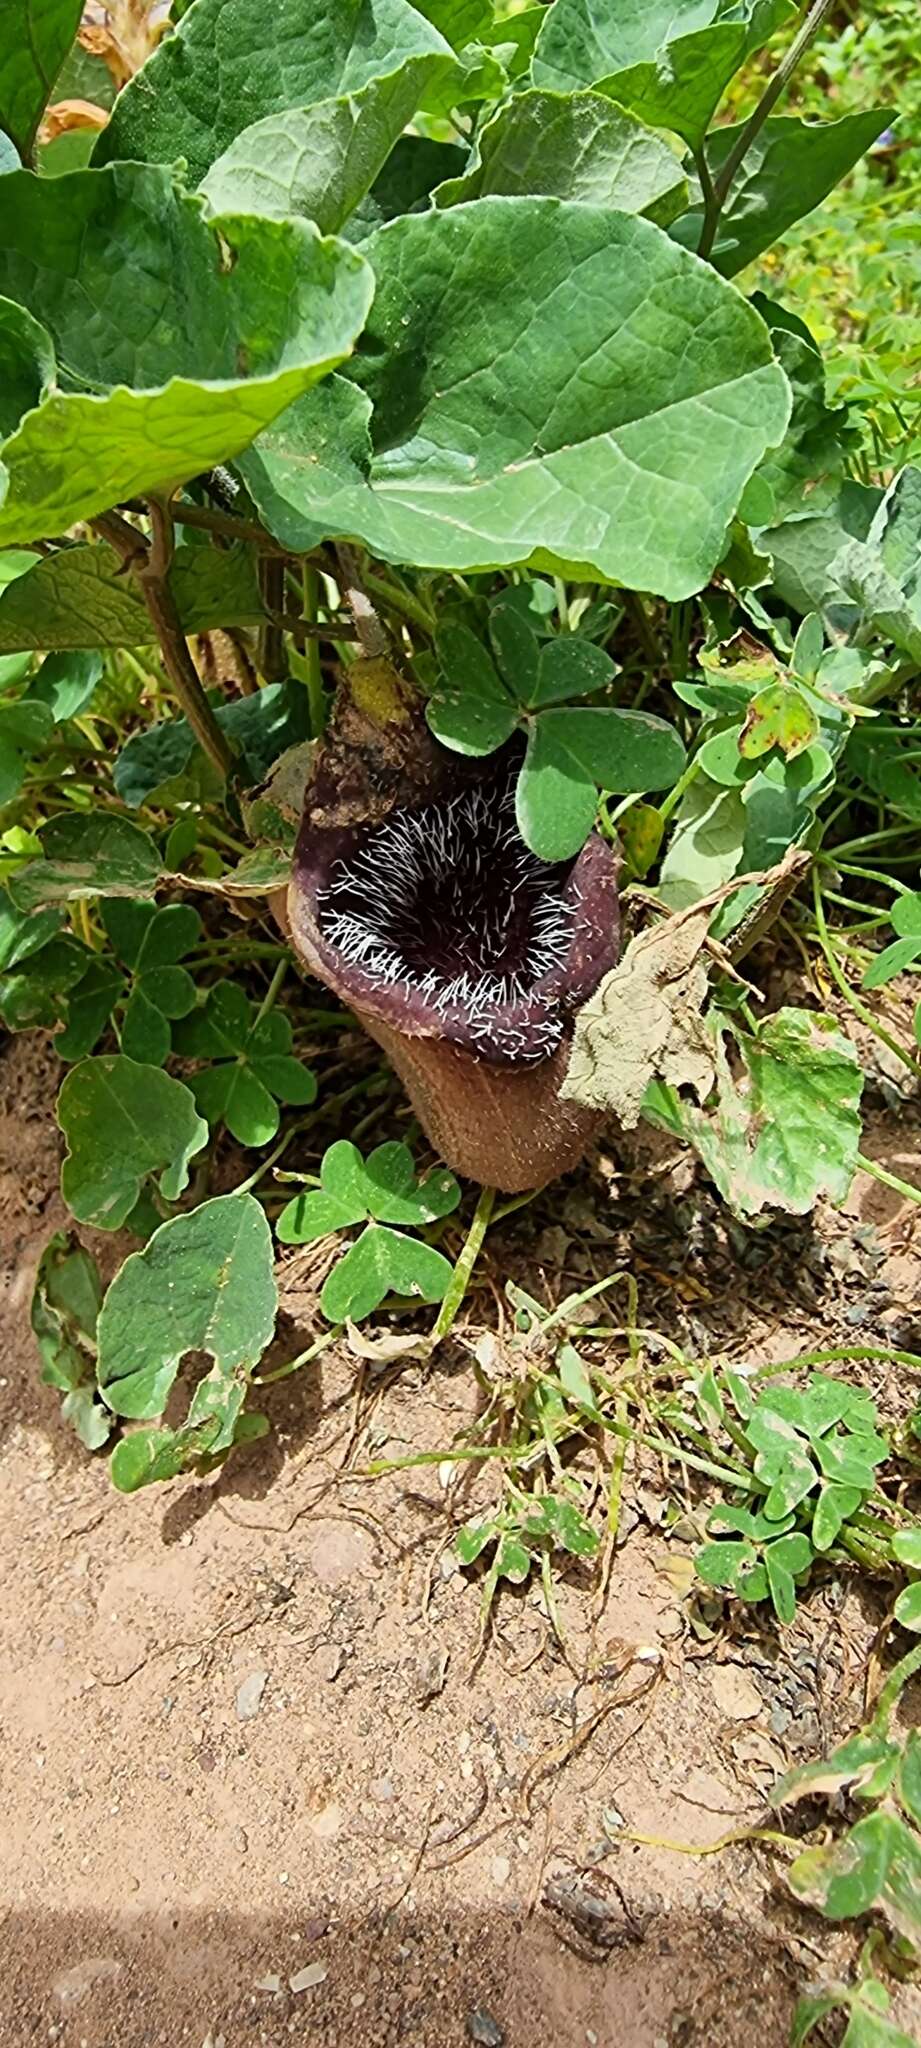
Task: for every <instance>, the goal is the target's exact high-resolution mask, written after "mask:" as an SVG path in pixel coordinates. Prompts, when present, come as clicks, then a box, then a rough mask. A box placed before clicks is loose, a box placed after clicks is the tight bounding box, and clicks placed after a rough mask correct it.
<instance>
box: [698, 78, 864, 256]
mask: <svg viewBox="0 0 921 2048" xmlns="http://www.w3.org/2000/svg"><path fill="white" fill-rule="evenodd" d="M892 119H893V111H892V108H891V107H875V108H873V109H871V110H870V112H868V113H865V114H845V115H844V117H843V119H842V120H840V121H801V120H800V119H799V118H798V117H797V116H793V115H790V114H778V115H775V116H774V118H773V120H770V121H766V122H765V124H764V127H763V128H762V130H761V132H760V134H759V135H756V137H755V139H754V141H753V143H752V144H751V147H750V148H749V150H748V151H747V153H746V156H745V161H744V163H743V164H742V167H741V169H740V170H739V171H738V172H737V174H736V177H735V179H734V182H733V185H732V188H731V191H730V193H729V198H728V201H727V204H726V206H725V207H724V209H723V213H722V216H721V219H720V225H719V231H718V233H717V237H716V241H715V243H714V247H713V253H712V256H711V262H713V263H715V265H716V268H717V270H720V271H722V273H723V276H724V277H734V275H735V273H736V271H737V270H744V268H745V265H746V264H747V263H752V262H754V259H755V257H756V256H760V255H761V252H762V250H763V249H767V248H769V247H770V246H771V244H772V243H773V242H776V241H777V239H778V237H779V236H780V235H783V234H786V231H787V229H788V228H790V227H792V226H793V223H794V221H797V220H801V219H802V217H803V215H804V214H806V213H811V212H812V210H813V207H815V206H818V205H819V204H820V203H821V201H822V200H823V199H824V198H826V196H827V194H828V193H829V192H830V191H831V190H832V187H833V186H834V185H837V184H838V182H839V180H840V179H841V178H843V177H844V176H845V175H846V173H847V172H848V171H849V170H851V169H852V167H853V165H854V164H856V163H857V161H858V159H859V158H860V157H862V156H863V154H864V151H865V150H868V149H869V148H870V145H871V143H874V142H875V141H876V138H877V136H878V135H881V134H882V132H883V129H884V128H887V127H888V126H889V124H890V122H891V121H892ZM740 134H741V129H740V128H717V129H715V130H714V132H713V134H712V136H711V138H710V141H709V143H708V145H707V162H708V164H709V167H710V173H711V176H714V177H716V176H718V175H719V172H720V171H721V170H722V167H723V165H724V163H725V162H726V159H727V157H728V156H729V155H730V152H731V151H732V149H733V146H734V144H735V143H736V141H737V140H738V137H739V135H740ZM702 226H703V207H702V206H696V207H693V208H692V209H691V211H690V212H689V213H685V214H682V217H681V219H680V220H679V221H676V222H675V225H674V227H673V228H672V230H671V232H672V234H673V236H674V238H675V240H676V241H679V242H681V243H683V245H684V247H685V248H686V249H696V248H697V246H698V243H699V241H700V231H701V228H702Z"/></svg>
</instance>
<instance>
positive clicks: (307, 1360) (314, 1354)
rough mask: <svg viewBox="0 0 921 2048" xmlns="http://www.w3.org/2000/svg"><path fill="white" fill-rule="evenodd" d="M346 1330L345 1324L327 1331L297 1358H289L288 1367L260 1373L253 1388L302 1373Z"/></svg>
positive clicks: (272, 1384) (300, 1352)
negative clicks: (301, 1370)
mask: <svg viewBox="0 0 921 2048" xmlns="http://www.w3.org/2000/svg"><path fill="white" fill-rule="evenodd" d="M344 1329H345V1324H344V1323H336V1324H335V1325H334V1327H333V1329H331V1330H326V1331H325V1332H324V1334H323V1336H322V1337H318V1338H317V1340H316V1343H315V1344H309V1345H308V1347H307V1350H306V1351H299V1352H298V1355H297V1357H296V1358H289V1360H288V1363H287V1365H278V1366H276V1368H275V1371H274V1372H263V1373H260V1374H259V1376H258V1378H257V1379H254V1380H253V1386H254V1387H271V1386H274V1384H275V1381H276V1380H286V1379H290V1376H291V1374H292V1373H293V1372H300V1369H301V1366H302V1365H310V1364H311V1363H312V1362H313V1360H314V1359H315V1358H319V1356H320V1353H321V1351H326V1350H327V1349H328V1347H329V1345H330V1344H335V1342H336V1339H337V1337H341V1335H342V1332H343V1330H344Z"/></svg>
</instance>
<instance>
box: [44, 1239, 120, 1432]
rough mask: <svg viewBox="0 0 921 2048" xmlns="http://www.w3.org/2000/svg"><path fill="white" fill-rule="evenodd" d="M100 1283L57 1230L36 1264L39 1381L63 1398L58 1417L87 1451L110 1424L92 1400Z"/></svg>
mask: <svg viewBox="0 0 921 2048" xmlns="http://www.w3.org/2000/svg"><path fill="white" fill-rule="evenodd" d="M101 1302H102V1282H101V1280H100V1278H99V1269H98V1267H97V1265H96V1261H95V1259H94V1258H91V1256H90V1254H89V1252H88V1251H84V1249H83V1246H82V1245H81V1244H80V1243H79V1242H78V1240H77V1238H76V1236H75V1234H74V1232H73V1231H68V1230H58V1231H56V1232H55V1234H54V1236H53V1237H52V1238H51V1239H50V1240H49V1242H48V1243H47V1244H46V1246H45V1249H44V1251H43V1252H42V1255H41V1258H40V1260H39V1263H38V1272H37V1274H36V1276H35V1288H34V1291H33V1294H32V1308H31V1322H32V1329H33V1332H34V1335H35V1341H36V1343H37V1345H38V1349H39V1355H40V1357H41V1361H42V1381H43V1383H44V1385H45V1386H46V1387H57V1388H58V1389H59V1391H60V1393H61V1394H62V1396H63V1399H62V1401H61V1415H62V1417H63V1419H64V1421H65V1422H69V1423H70V1424H71V1426H72V1428H73V1429H75V1430H76V1432H77V1435H78V1437H79V1438H80V1442H81V1443H82V1444H83V1445H85V1447H86V1449H87V1450H88V1451H98V1450H99V1449H100V1447H101V1445H102V1444H104V1443H105V1441H106V1438H107V1437H108V1435H109V1433H110V1430H111V1428H112V1423H111V1419H110V1417H109V1416H108V1415H107V1413H106V1410H105V1408H103V1407H102V1405H101V1403H100V1402H99V1401H98V1399H97V1398H96V1392H95V1368H96V1323H97V1319H98V1316H99V1309H100V1305H101Z"/></svg>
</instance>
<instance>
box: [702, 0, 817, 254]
mask: <svg viewBox="0 0 921 2048" xmlns="http://www.w3.org/2000/svg"><path fill="white" fill-rule="evenodd" d="M835 5H836V0H813V5H812V7H811V8H810V10H809V13H808V14H807V16H806V19H805V21H804V22H803V25H802V28H801V29H800V31H799V34H798V35H796V36H794V38H793V41H792V43H791V44H790V48H789V50H788V51H787V54H786V56H785V57H783V58H782V59H781V61H780V63H779V65H778V67H777V70H776V71H775V73H774V76H773V78H772V79H771V80H770V83H769V84H768V86H767V87H766V88H765V91H764V92H763V93H762V95H761V98H760V100H759V101H758V105H757V106H756V108H755V111H754V113H753V114H752V115H751V116H750V118H749V119H748V120H747V121H746V123H745V126H744V128H743V130H742V133H741V135H740V136H739V138H738V140H737V142H736V143H735V145H734V147H733V148H732V149H731V150H730V152H729V155H728V156H727V158H726V161H725V163H724V165H723V168H722V170H721V171H720V172H719V173H718V174H717V177H716V178H715V179H714V184H713V190H714V198H715V200H716V201H717V206H718V211H717V217H716V223H715V226H714V233H715V231H716V227H718V225H719V216H720V214H721V213H722V210H723V207H724V206H725V204H726V201H727V199H728V197H729V193H730V189H731V187H732V184H733V181H734V179H735V176H736V173H737V172H738V171H739V170H740V169H741V167H742V164H743V162H744V160H745V158H746V156H747V155H748V152H749V150H750V148H751V146H752V143H753V142H754V141H755V139H756V137H757V136H758V135H760V133H761V130H762V128H763V127H764V124H765V121H766V120H767V118H768V115H769V114H771V113H773V110H774V108H775V107H776V105H777V102H778V100H779V99H780V98H781V96H782V95H783V93H785V92H786V89H787V86H788V85H789V83H790V80H791V78H792V77H793V73H794V71H795V70H796V67H797V65H798V64H799V62H800V59H801V58H802V57H804V56H805V54H806V51H807V50H808V48H809V45H810V43H812V42H814V41H815V38H816V36H817V35H818V33H819V30H820V28H821V27H822V24H823V22H824V21H825V20H827V17H828V16H829V15H830V13H831V11H832V8H833V7H834V6H835ZM712 246H713V244H712V242H711V244H710V247H711V248H712ZM705 253H706V254H707V255H709V253H710V250H709V249H708V250H707V251H706V252H705V251H704V249H703V247H702V246H701V248H700V249H699V251H698V254H699V255H701V256H702V255H704V254H705Z"/></svg>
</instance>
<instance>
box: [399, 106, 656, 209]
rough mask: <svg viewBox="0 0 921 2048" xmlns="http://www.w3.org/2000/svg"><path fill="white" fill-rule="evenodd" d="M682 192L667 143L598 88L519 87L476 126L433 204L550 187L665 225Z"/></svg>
mask: <svg viewBox="0 0 921 2048" xmlns="http://www.w3.org/2000/svg"><path fill="white" fill-rule="evenodd" d="M685 190H686V185H685V179H684V176H683V174H682V171H681V167H680V165H679V163H678V162H677V160H676V158H675V154H674V151H673V150H671V149H669V147H668V144H667V143H666V142H663V141H662V138H661V137H660V136H658V135H653V134H652V133H651V132H650V130H649V129H648V128H644V127H643V125H642V122H640V121H636V120H634V119H633V117H632V116H631V115H630V114H626V113H624V111H623V109H622V108H621V107H616V106H614V105H613V104H612V102H611V101H610V100H607V99H604V98H603V97H602V95H601V94H600V93H597V92H577V93H558V92H522V93H517V94H516V95H515V96H514V98H512V99H511V100H509V101H508V102H507V103H506V105H505V106H503V107H500V109H499V111H498V113H497V114H495V115H494V116H493V118H492V120H491V121H489V122H488V123H487V124H486V126H485V127H484V128H482V129H481V130H480V132H479V134H478V136H477V141H476V146H475V150H474V154H473V157H472V159H471V163H470V166H469V168H468V169H467V170H466V171H465V173H464V175H463V177H461V178H451V179H449V180H448V181H447V182H446V183H445V184H443V185H441V186H440V187H439V189H438V191H437V193H436V195H435V197H436V204H437V205H438V206H457V205H458V204H461V203H462V202H463V201H464V200H467V199H481V198H484V197H486V196H487V195H488V194H491V193H504V194H506V195H509V196H513V197H514V196H515V195H517V194H521V193H525V194H528V193H550V194H556V196H557V197H558V198H560V199H582V200H585V201H586V202H587V203H588V204H590V205H595V206H616V208H617V210H618V212H619V213H643V214H646V216H647V217H648V219H650V220H654V221H657V222H658V223H659V225H660V226H662V227H667V226H668V223H669V222H670V221H672V220H674V219H675V216H676V214H678V213H680V212H681V209H682V206H683V205H684V203H685V197H684V195H685Z"/></svg>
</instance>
